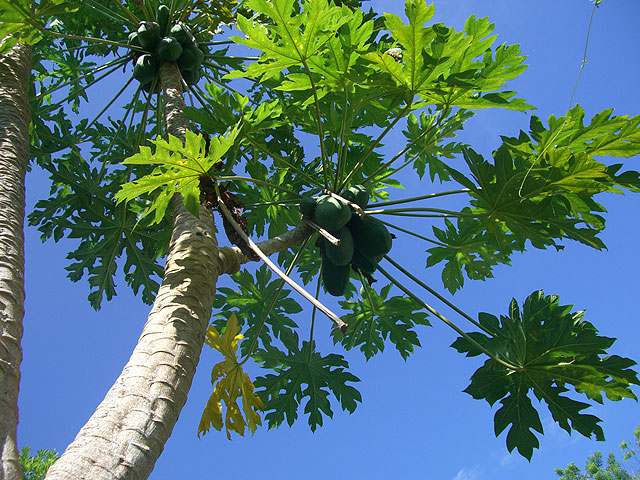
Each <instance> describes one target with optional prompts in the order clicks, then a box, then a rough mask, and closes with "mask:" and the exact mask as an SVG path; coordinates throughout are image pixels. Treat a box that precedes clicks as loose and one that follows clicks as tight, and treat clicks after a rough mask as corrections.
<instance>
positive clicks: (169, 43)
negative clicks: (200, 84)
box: [158, 36, 182, 62]
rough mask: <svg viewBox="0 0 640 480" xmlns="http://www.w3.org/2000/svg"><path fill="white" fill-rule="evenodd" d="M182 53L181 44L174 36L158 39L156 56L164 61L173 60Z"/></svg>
mask: <svg viewBox="0 0 640 480" xmlns="http://www.w3.org/2000/svg"><path fill="white" fill-rule="evenodd" d="M180 55H182V45H180V42H178V40H176V39H175V38H173V37H171V36H169V37H164V38H163V39H162V40H160V45H159V46H158V56H159V57H160V59H161V60H164V61H165V62H175V61H176V60H177V59H178V58H179V57H180Z"/></svg>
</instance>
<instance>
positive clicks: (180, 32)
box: [169, 22, 193, 47]
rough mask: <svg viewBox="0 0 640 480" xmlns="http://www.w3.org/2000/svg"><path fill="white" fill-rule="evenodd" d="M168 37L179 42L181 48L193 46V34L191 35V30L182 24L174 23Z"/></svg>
mask: <svg viewBox="0 0 640 480" xmlns="http://www.w3.org/2000/svg"><path fill="white" fill-rule="evenodd" d="M169 35H171V36H172V37H174V38H175V39H176V40H178V41H179V42H180V45H182V46H183V47H186V46H187V45H191V44H193V34H192V33H191V30H189V27H187V26H186V25H185V24H184V23H182V22H181V23H176V24H175V25H174V26H173V27H171V31H170V32H169Z"/></svg>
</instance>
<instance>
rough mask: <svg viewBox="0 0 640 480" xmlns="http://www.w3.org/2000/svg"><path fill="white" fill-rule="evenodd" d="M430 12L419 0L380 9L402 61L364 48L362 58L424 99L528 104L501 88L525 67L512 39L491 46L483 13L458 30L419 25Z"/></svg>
mask: <svg viewBox="0 0 640 480" xmlns="http://www.w3.org/2000/svg"><path fill="white" fill-rule="evenodd" d="M434 13H435V8H434V7H433V5H429V6H427V4H426V2H425V1H424V0H407V1H406V2H405V14H406V16H407V18H408V20H409V24H408V25H405V24H404V23H403V21H402V19H401V18H400V17H398V16H397V15H393V14H389V13H387V14H385V20H386V26H387V28H388V29H389V31H390V32H391V35H392V37H393V39H394V40H396V42H398V45H399V46H400V48H401V51H402V61H401V62H398V61H397V59H396V58H395V57H393V56H392V55H387V54H386V53H385V54H381V53H370V54H368V55H367V58H368V59H369V60H370V61H371V62H373V64H374V65H376V66H377V68H378V69H380V71H382V72H385V73H386V74H388V75H389V76H390V77H391V78H392V79H393V82H394V83H395V85H396V86H397V87H398V88H399V89H401V90H402V91H404V92H405V93H406V94H407V95H408V96H409V97H410V98H412V97H413V96H414V95H418V96H419V97H420V98H421V99H422V100H424V101H425V103H427V104H434V105H439V106H440V105H447V106H458V107H460V108H466V109H482V108H493V107H499V108H506V109H510V110H518V111H524V110H527V109H530V108H532V107H531V106H530V105H528V104H526V103H525V102H524V100H522V99H519V98H513V97H514V95H515V92H509V91H502V92H499V91H498V90H499V89H501V88H502V87H503V86H504V84H505V83H506V81H508V80H512V79H514V78H515V77H517V76H518V75H520V74H521V73H522V72H523V71H524V70H525V68H526V66H525V65H523V64H522V62H523V61H524V59H525V57H524V56H522V55H520V50H519V47H518V46H517V45H509V46H507V45H501V46H499V47H497V48H496V49H495V50H494V51H492V50H491V45H492V44H493V42H494V41H495V38H496V37H495V36H489V35H490V33H491V32H492V31H493V27H494V25H493V24H491V23H489V21H488V20H487V19H486V18H481V19H476V18H475V16H471V17H470V18H469V19H468V20H467V22H466V24H465V31H464V32H456V31H455V30H454V29H453V28H448V27H446V26H444V25H443V24H440V23H436V24H433V25H429V26H425V24H426V23H427V22H428V21H430V20H431V19H432V17H433V15H434Z"/></svg>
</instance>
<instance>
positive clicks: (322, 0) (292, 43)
mask: <svg viewBox="0 0 640 480" xmlns="http://www.w3.org/2000/svg"><path fill="white" fill-rule="evenodd" d="M294 3H295V2H294V1H293V0H273V1H272V2H268V1H266V0H248V1H247V2H246V4H247V7H248V8H250V9H251V10H254V11H256V12H257V13H260V14H262V15H265V16H266V17H268V18H269V19H270V20H271V21H273V25H270V28H269V32H267V30H266V29H265V28H263V27H262V26H261V25H259V24H256V23H254V22H253V21H252V20H250V19H248V18H245V17H243V16H242V15H238V28H239V29H240V30H242V32H243V33H244V34H245V35H246V38H242V37H233V38H232V39H233V40H234V41H235V42H236V43H239V44H242V45H246V46H247V47H250V48H256V49H258V50H261V51H262V52H263V55H262V57H261V59H260V61H259V62H257V63H252V64H250V65H249V67H248V68H247V71H246V72H231V73H230V74H229V75H227V78H238V77H242V76H245V75H246V76H249V77H258V76H263V77H262V78H263V79H264V80H266V79H269V78H271V77H273V76H275V75H278V74H279V73H280V72H281V71H282V70H284V69H286V68H290V67H294V66H302V65H305V64H306V62H307V61H308V60H309V59H310V58H311V57H313V56H314V55H316V54H317V52H318V51H319V50H320V49H322V48H323V47H324V46H325V44H326V43H327V42H329V40H330V39H331V38H333V37H334V35H335V33H336V31H337V30H338V29H339V28H340V26H341V25H343V24H344V23H346V22H347V20H348V17H349V16H348V15H345V13H346V12H350V10H348V9H346V8H345V9H342V8H339V7H336V6H333V5H329V3H328V2H327V1H326V0H318V1H311V2H307V3H305V8H304V9H303V10H302V12H300V13H299V14H294V10H293V7H294ZM269 33H270V34H271V36H269ZM296 78H298V77H292V80H290V82H292V83H295V82H296V80H295V79H296Z"/></svg>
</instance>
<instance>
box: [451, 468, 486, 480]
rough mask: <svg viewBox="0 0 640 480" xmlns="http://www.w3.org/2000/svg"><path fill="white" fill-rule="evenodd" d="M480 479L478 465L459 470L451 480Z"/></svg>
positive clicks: (480, 473) (480, 474)
mask: <svg viewBox="0 0 640 480" xmlns="http://www.w3.org/2000/svg"><path fill="white" fill-rule="evenodd" d="M481 477H482V471H481V468H480V465H475V466H473V467H472V468H461V469H460V471H459V472H458V473H457V474H456V476H455V477H453V480H479V479H480V478H481Z"/></svg>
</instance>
